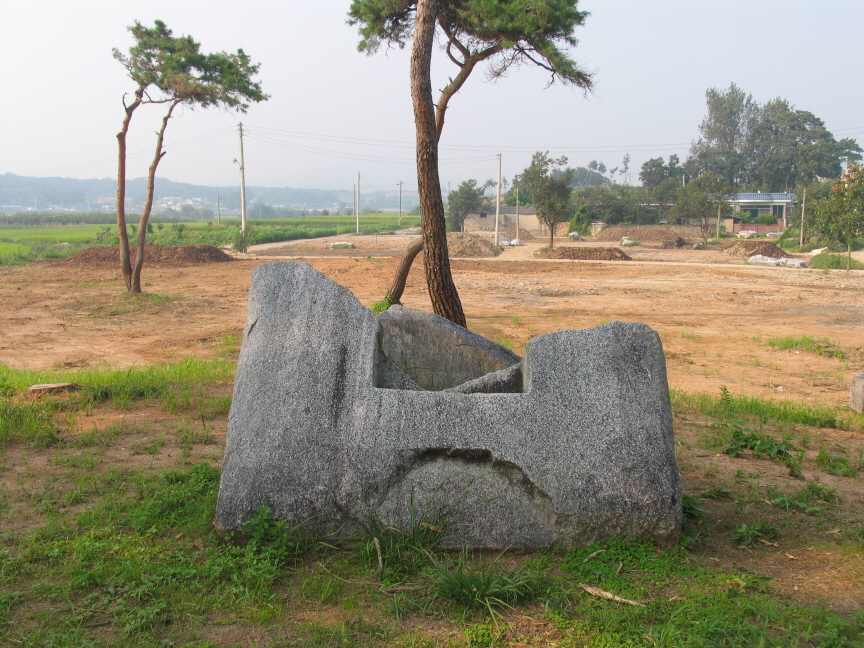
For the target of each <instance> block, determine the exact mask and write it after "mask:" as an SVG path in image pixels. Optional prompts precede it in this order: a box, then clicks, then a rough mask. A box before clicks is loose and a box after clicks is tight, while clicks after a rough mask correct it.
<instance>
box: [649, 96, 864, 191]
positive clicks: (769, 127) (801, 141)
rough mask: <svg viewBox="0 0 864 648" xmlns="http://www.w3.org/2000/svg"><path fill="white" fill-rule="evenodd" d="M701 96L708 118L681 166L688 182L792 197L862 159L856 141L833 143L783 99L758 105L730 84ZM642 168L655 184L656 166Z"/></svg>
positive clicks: (816, 120) (821, 127) (814, 122)
mask: <svg viewBox="0 0 864 648" xmlns="http://www.w3.org/2000/svg"><path fill="white" fill-rule="evenodd" d="M705 96H706V99H707V106H708V114H707V116H706V117H705V119H704V120H703V121H702V124H701V125H700V126H699V132H700V135H701V136H700V138H699V140H698V141H696V142H694V143H693V145H692V146H691V148H690V158H689V159H688V160H687V162H686V163H685V165H684V166H685V168H686V170H687V174H688V175H690V176H697V175H700V174H702V173H713V174H714V175H716V176H718V177H720V178H723V179H724V180H725V181H726V182H727V183H728V184H730V185H731V186H734V187H740V188H742V189H749V190H751V191H757V190H758V191H766V192H775V191H776V192H781V191H784V192H790V191H793V190H795V189H796V187H801V186H803V185H806V184H808V183H811V182H813V181H814V180H817V179H818V178H820V177H837V176H838V175H839V174H840V172H841V170H842V166H841V165H842V163H843V162H844V161H846V160H847V159H848V160H852V161H858V160H860V159H861V155H860V154H861V147H860V146H858V143H857V142H856V141H855V140H853V139H848V138H847V139H841V140H839V141H838V140H836V139H835V138H834V136H833V135H832V134H831V133H830V132H829V131H828V130H827V129H826V128H825V124H824V122H823V121H822V120H821V119H819V118H818V117H816V116H815V115H813V113H810V112H807V111H804V110H796V109H795V108H794V107H793V106H791V105H790V104H789V102H788V101H786V100H785V99H781V98H779V97H778V98H777V99H772V100H771V101H769V102H768V103H766V104H764V105H759V104H758V103H757V102H755V101H754V100H753V97H752V96H751V95H749V94H747V93H745V92H744V91H743V90H741V89H740V88H738V86H736V85H735V84H734V83H733V84H731V85H730V86H729V89H728V90H718V89H717V88H710V89H708V90H707V91H706V93H705ZM649 163H650V164H649ZM646 164H648V165H649V168H648V169H646V167H645V166H644V165H643V171H646V172H648V178H649V182H651V181H655V180H656V179H657V171H658V170H659V169H658V168H657V165H656V160H649V162H648V163H646ZM643 182H644V180H643Z"/></svg>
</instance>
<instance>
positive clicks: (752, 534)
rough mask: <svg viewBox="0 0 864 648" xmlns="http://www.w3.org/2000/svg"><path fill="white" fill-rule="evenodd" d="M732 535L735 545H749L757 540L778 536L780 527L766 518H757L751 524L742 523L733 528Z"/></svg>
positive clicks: (771, 538) (772, 538)
mask: <svg viewBox="0 0 864 648" xmlns="http://www.w3.org/2000/svg"><path fill="white" fill-rule="evenodd" d="M733 537H734V538H735V544H736V545H737V546H739V547H750V546H752V545H753V544H754V543H755V542H757V541H762V540H766V541H767V540H774V539H776V538H779V537H780V529H778V528H777V527H776V526H774V525H773V524H771V523H770V522H768V521H767V520H759V521H757V522H756V524H754V525H753V526H749V525H747V524H742V525H741V526H740V527H738V528H736V529H735V530H734V532H733Z"/></svg>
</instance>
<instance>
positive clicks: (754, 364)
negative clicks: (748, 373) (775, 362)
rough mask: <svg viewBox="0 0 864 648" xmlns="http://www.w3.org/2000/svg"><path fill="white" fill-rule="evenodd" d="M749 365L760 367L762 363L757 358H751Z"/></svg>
mask: <svg viewBox="0 0 864 648" xmlns="http://www.w3.org/2000/svg"><path fill="white" fill-rule="evenodd" d="M750 364H751V365H753V366H754V367H761V366H762V361H761V360H760V359H759V358H751V359H750Z"/></svg>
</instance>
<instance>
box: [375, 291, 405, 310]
mask: <svg viewBox="0 0 864 648" xmlns="http://www.w3.org/2000/svg"><path fill="white" fill-rule="evenodd" d="M394 304H399V305H400V306H401V305H402V302H400V301H399V300H398V299H393V297H391V296H390V291H389V290H388V291H387V293H386V294H385V295H384V299H382V300H381V301H377V302H375V303H374V304H372V306H371V311H372V312H373V313H375V314H376V315H380V314H381V313H383V312H384V311H386V310H388V309H389V308H390V307H391V306H393V305H394Z"/></svg>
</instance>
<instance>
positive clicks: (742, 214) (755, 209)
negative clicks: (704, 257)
mask: <svg viewBox="0 0 864 648" xmlns="http://www.w3.org/2000/svg"><path fill="white" fill-rule="evenodd" d="M797 203H798V196H796V195H795V194H793V193H761V192H757V193H739V194H733V196H732V197H731V198H730V199H729V204H730V205H731V206H732V209H734V210H735V216H734V217H733V218H727V219H726V220H725V222H724V225H725V227H726V231H727V232H729V233H730V234H735V233H737V232H740V231H743V230H753V231H755V232H758V233H759V234H765V233H767V232H782V231H783V230H784V229H785V228H786V225H787V223H788V217H789V214H790V213H791V212H792V209H793V208H794V206H795V205H796V204H797ZM765 215H770V216H772V217H773V218H774V220H775V221H776V224H770V225H769V224H767V223H751V222H750V221H751V220H755V219H756V218H758V217H759V216H765Z"/></svg>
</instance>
